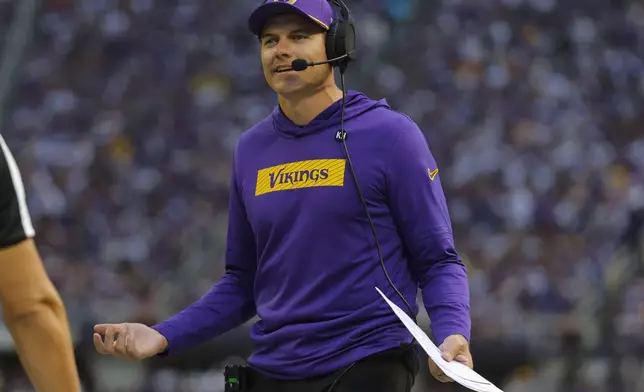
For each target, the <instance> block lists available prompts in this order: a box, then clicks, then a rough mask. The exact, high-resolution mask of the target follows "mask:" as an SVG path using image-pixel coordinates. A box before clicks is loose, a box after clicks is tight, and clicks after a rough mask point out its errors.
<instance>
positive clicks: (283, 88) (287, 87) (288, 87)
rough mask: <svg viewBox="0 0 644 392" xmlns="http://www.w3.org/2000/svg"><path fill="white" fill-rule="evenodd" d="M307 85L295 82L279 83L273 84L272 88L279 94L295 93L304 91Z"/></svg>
mask: <svg viewBox="0 0 644 392" xmlns="http://www.w3.org/2000/svg"><path fill="white" fill-rule="evenodd" d="M306 89H307V87H306V86H305V85H303V84H300V83H297V84H293V83H279V84H277V85H275V86H273V90H275V92H276V93H278V94H280V95H295V94H300V93H302V92H304V91H306Z"/></svg>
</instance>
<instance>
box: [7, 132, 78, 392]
mask: <svg viewBox="0 0 644 392" xmlns="http://www.w3.org/2000/svg"><path fill="white" fill-rule="evenodd" d="M33 236H34V229H33V226H32V224H31V218H30V217H29V211H28V210H27V205H26V203H25V194H24V187H23V184H22V179H21V176H20V172H19V170H18V167H17V165H16V162H15V161H14V159H13V157H12V155H11V152H10V151H9V148H8V147H7V145H6V143H5V141H4V140H3V139H2V136H0V304H1V305H2V313H3V317H4V322H5V324H6V326H7V327H8V329H9V332H11V335H12V337H13V340H14V343H15V346H16V351H17V353H18V356H19V357H20V361H21V363H22V365H23V366H24V368H25V371H26V373H27V375H28V376H29V379H30V380H31V382H32V383H33V386H34V387H35V389H36V390H37V391H38V392H63V391H64V392H80V381H79V377H78V373H77V370H76V361H75V358H74V351H73V345H72V339H71V334H70V330H69V323H68V320H67V314H66V311H65V307H64V305H63V302H62V300H61V298H60V296H59V295H58V292H57V291H56V288H55V287H54V285H53V284H52V282H51V281H50V279H49V277H48V276H47V273H46V271H45V268H44V266H43V264H42V261H41V259H40V255H39V254H38V250H37V249H36V246H35V244H34V241H33Z"/></svg>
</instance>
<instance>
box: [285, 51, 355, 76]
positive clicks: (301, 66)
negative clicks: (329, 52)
mask: <svg viewBox="0 0 644 392" xmlns="http://www.w3.org/2000/svg"><path fill="white" fill-rule="evenodd" d="M345 57H349V54H348V53H347V54H343V55H342V56H338V57H336V58H332V59H331V60H325V61H317V62H308V61H306V60H304V59H295V60H293V62H292V63H291V67H290V68H285V69H280V70H278V71H276V72H278V73H280V72H288V71H298V72H299V71H304V70H305V69H307V68H308V67H314V66H316V65H322V64H332V63H334V62H336V61H338V60H342V59H343V58H345Z"/></svg>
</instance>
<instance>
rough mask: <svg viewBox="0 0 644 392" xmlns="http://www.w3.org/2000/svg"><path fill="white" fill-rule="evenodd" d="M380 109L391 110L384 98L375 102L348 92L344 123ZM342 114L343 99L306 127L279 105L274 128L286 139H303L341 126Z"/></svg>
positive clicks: (357, 93) (358, 94)
mask: <svg viewBox="0 0 644 392" xmlns="http://www.w3.org/2000/svg"><path fill="white" fill-rule="evenodd" d="M378 107H386V108H389V104H388V103H387V101H386V100H385V99H384V98H383V99H381V100H379V101H375V100H372V99H370V98H369V97H367V96H366V95H364V94H363V93H361V92H357V91H353V90H349V91H347V97H346V104H345V106H344V122H345V123H346V122H347V121H349V120H351V119H352V118H354V117H356V116H359V115H361V114H362V113H365V112H368V111H370V110H372V109H375V108H378ZM341 114H342V99H340V100H338V101H337V102H334V103H333V104H332V105H331V106H329V107H328V108H326V109H325V110H324V111H322V113H320V114H319V115H317V117H315V118H314V119H313V120H312V121H311V122H310V123H308V124H306V125H302V126H300V125H297V124H295V123H294V122H293V121H291V120H290V119H289V118H288V117H286V115H285V114H284V112H283V111H282V108H281V107H280V106H279V105H277V106H276V107H275V109H274V110H273V115H272V116H273V126H274V127H275V130H276V131H277V132H278V133H279V134H281V135H282V136H286V137H301V136H306V135H311V134H313V133H317V132H320V131H324V130H326V129H329V128H334V131H336V129H335V128H336V127H339V126H340V119H341V116H340V115H341Z"/></svg>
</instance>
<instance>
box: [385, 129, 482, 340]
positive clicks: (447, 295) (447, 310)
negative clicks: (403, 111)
mask: <svg viewBox="0 0 644 392" xmlns="http://www.w3.org/2000/svg"><path fill="white" fill-rule="evenodd" d="M396 125H397V126H398V129H400V130H401V131H400V133H399V135H398V137H397V139H396V141H395V142H394V143H393V145H392V147H391V150H390V156H389V159H388V161H387V167H386V182H387V199H388V201H389V204H390V209H391V211H392V214H393V216H394V220H395V222H396V226H397V228H398V231H399V232H400V233H401V236H402V238H403V241H404V244H405V247H406V251H407V254H408V255H409V263H410V267H411V272H412V274H413V276H414V278H415V279H416V281H417V282H418V285H419V286H420V289H421V291H422V297H423V302H424V305H425V308H426V310H427V313H428V314H429V317H430V320H431V327H432V332H433V333H434V337H435V339H436V341H437V342H438V344H441V343H442V342H443V340H445V338H446V337H448V336H450V335H453V334H461V335H463V336H464V337H465V338H466V339H467V340H468V341H469V340H470V329H471V325H470V324H471V321H470V313H469V310H470V306H469V286H468V279H467V271H466V268H465V265H464V264H463V262H462V260H461V259H460V257H459V255H458V253H457V252H456V250H455V246H454V238H453V235H452V228H451V220H450V216H449V212H448V209H447V202H446V200H445V195H444V193H443V189H442V186H441V183H440V176H439V174H438V167H437V164H436V161H435V160H434V157H433V156H432V153H431V152H430V150H429V147H428V145H427V141H426V140H425V137H424V135H423V134H422V132H421V131H420V129H419V128H418V126H417V125H416V124H415V123H414V122H413V121H411V120H410V119H408V118H406V117H404V119H403V120H401V121H400V122H399V123H398V122H397V124H396Z"/></svg>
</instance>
